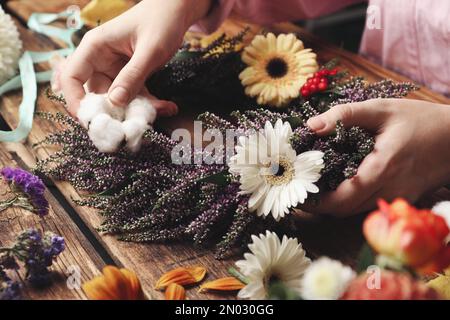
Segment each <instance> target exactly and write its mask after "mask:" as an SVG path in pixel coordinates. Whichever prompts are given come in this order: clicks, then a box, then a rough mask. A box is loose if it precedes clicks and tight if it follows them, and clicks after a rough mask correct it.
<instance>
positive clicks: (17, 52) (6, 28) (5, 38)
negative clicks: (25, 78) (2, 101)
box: [0, 7, 22, 85]
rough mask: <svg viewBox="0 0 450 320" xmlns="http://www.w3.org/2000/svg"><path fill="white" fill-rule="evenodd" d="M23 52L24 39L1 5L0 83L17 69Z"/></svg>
mask: <svg viewBox="0 0 450 320" xmlns="http://www.w3.org/2000/svg"><path fill="white" fill-rule="evenodd" d="M21 54H22V41H20V37H19V31H17V27H16V25H15V24H14V22H13V20H12V19H11V17H10V16H9V15H8V14H6V13H5V12H4V11H3V9H2V8H1V7H0V85H2V84H3V83H5V82H6V81H7V80H9V79H10V78H12V77H13V76H14V75H15V74H16V71H17V66H18V63H19V59H20V56H21Z"/></svg>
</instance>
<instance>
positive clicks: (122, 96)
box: [108, 51, 153, 106]
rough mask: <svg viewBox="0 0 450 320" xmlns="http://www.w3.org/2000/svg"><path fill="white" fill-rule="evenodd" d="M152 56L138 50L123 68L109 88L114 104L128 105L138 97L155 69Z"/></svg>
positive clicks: (110, 98)
mask: <svg viewBox="0 0 450 320" xmlns="http://www.w3.org/2000/svg"><path fill="white" fill-rule="evenodd" d="M151 60H152V59H151V56H149V55H148V54H147V55H145V54H142V53H140V52H139V51H136V52H135V53H134V54H133V56H132V57H131V59H130V61H129V62H128V63H127V64H126V65H125V66H124V67H123V68H122V70H121V71H120V72H119V74H118V75H117V77H116V79H115V80H114V81H113V83H112V85H111V87H110V88H109V90H108V98H109V100H110V101H111V103H112V104H113V105H116V106H126V105H128V104H129V103H130V101H131V100H133V99H134V98H136V96H137V95H138V93H139V92H140V91H141V90H142V88H143V86H144V83H145V81H146V79H147V77H148V75H149V74H150V72H151V71H152V70H153V66H152V63H151Z"/></svg>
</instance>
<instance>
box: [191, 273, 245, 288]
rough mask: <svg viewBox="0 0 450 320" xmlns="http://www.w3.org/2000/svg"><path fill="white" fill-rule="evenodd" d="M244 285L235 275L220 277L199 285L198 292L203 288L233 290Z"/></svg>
mask: <svg viewBox="0 0 450 320" xmlns="http://www.w3.org/2000/svg"><path fill="white" fill-rule="evenodd" d="M244 287H245V284H244V283H243V282H241V281H239V280H238V279H236V278H235V277H226V278H220V279H217V280H213V281H209V282H206V283H205V284H203V285H202V286H201V287H200V290H199V292H202V291H205V290H218V291H235V290H240V289H242V288H244Z"/></svg>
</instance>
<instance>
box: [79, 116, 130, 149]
mask: <svg viewBox="0 0 450 320" xmlns="http://www.w3.org/2000/svg"><path fill="white" fill-rule="evenodd" d="M88 134H89V138H90V139H91V141H92V143H93V144H94V145H95V146H96V147H97V149H98V150H99V151H100V152H108V153H111V152H115V151H117V149H118V147H119V146H120V144H121V142H122V141H123V139H124V138H125V134H124V132H123V128H122V122H120V121H119V120H116V119H113V118H111V116H109V115H107V114H105V113H101V114H98V115H96V116H95V117H94V118H93V119H92V121H91V123H90V125H89V131H88Z"/></svg>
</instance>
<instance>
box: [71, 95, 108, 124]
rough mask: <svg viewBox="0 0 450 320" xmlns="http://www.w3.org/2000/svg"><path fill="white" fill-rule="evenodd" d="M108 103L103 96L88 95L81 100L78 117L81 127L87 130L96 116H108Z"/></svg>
mask: <svg viewBox="0 0 450 320" xmlns="http://www.w3.org/2000/svg"><path fill="white" fill-rule="evenodd" d="M107 106H108V101H107V99H106V96H105V95H103V94H96V93H87V94H86V96H85V97H84V98H83V99H82V100H81V102H80V107H79V108H78V112H77V117H78V121H80V123H81V125H82V126H83V127H85V128H86V129H87V128H89V123H90V122H91V121H92V119H94V117H95V116H97V115H99V114H101V113H104V114H108V111H107V110H108V107H107Z"/></svg>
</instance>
